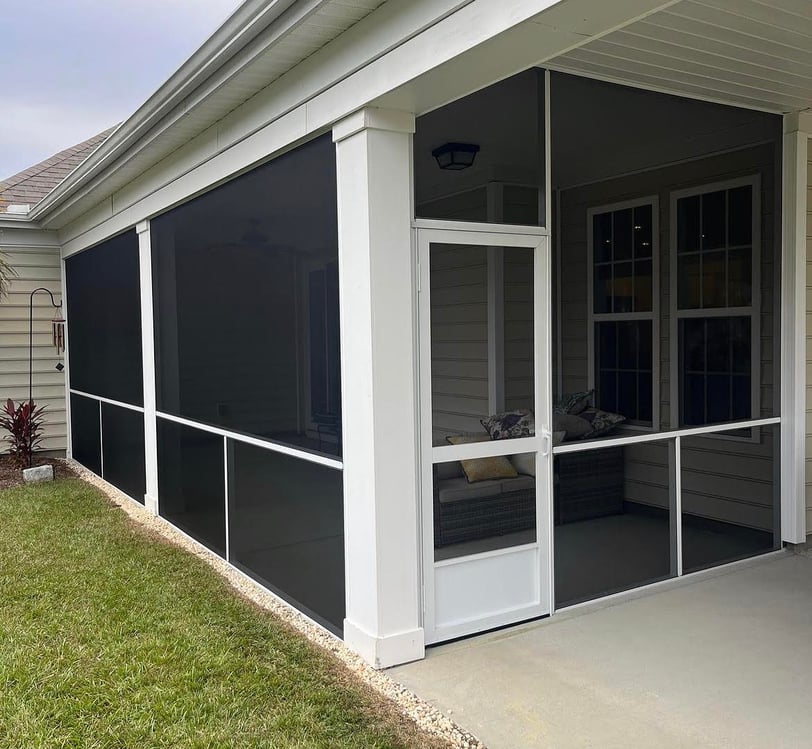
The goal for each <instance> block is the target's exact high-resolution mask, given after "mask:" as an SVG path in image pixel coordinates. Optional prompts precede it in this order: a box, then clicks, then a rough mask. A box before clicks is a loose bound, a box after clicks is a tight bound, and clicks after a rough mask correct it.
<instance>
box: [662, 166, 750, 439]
mask: <svg viewBox="0 0 812 749" xmlns="http://www.w3.org/2000/svg"><path fill="white" fill-rule="evenodd" d="M745 186H750V187H751V188H752V195H753V216H752V221H753V227H752V246H753V256H752V258H753V262H752V271H751V272H752V276H751V284H752V295H751V304H750V305H749V306H747V307H713V308H704V309H689V310H680V309H678V303H677V302H678V300H677V201H678V200H681V199H682V198H687V197H692V196H694V195H704V194H706V193H710V192H717V191H719V190H731V189H733V188H736V187H745ZM670 211H671V212H670V216H669V221H670V247H671V252H670V279H669V294H670V296H671V304H670V313H671V314H670V331H669V333H670V340H669V346H670V361H669V374H670V383H669V384H670V391H671V404H670V414H671V427H672V428H673V429H682V428H683V427H681V426H680V402H679V391H680V388H679V381H680V367H679V321H680V320H683V319H685V318H690V317H745V316H749V317H750V346H751V353H750V357H751V362H753V363H754V366H753V367H752V371H751V373H750V388H751V395H750V420H757V419H759V418H760V417H761V177H760V175H758V174H753V175H750V176H747V177H739V178H736V179H730V180H724V181H723V182H712V183H709V184H704V185H699V186H696V187H690V188H686V189H684V190H675V191H673V192H671V206H670ZM717 439H727V440H736V441H746V442H751V441H753V440H755V439H756V435H755V434H753V435H752V436H751V437H734V436H731V435H718V436H717Z"/></svg>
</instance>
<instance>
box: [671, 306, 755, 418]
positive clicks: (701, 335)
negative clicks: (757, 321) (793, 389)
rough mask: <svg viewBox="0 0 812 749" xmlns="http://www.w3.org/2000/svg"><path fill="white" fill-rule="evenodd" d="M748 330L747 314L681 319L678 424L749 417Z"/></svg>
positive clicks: (748, 319) (749, 325)
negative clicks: (679, 412)
mask: <svg viewBox="0 0 812 749" xmlns="http://www.w3.org/2000/svg"><path fill="white" fill-rule="evenodd" d="M750 332H751V320H750V318H749V317H710V318H693V319H684V320H681V321H680V355H681V361H680V364H681V371H682V377H681V390H682V392H681V397H680V403H681V422H682V424H681V425H682V426H688V427H692V426H703V425H705V424H714V423H720V422H724V421H741V420H743V419H749V418H751V416H752V404H751V387H750V385H751V376H752V375H751V366H752V365H751V350H752V343H751V338H750Z"/></svg>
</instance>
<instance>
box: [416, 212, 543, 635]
mask: <svg viewBox="0 0 812 749" xmlns="http://www.w3.org/2000/svg"><path fill="white" fill-rule="evenodd" d="M414 226H415V229H416V232H415V244H416V249H417V273H418V296H419V304H418V331H419V343H418V345H419V352H420V356H419V381H420V399H419V401H420V442H421V448H420V455H421V463H420V464H421V477H420V488H421V502H420V507H421V532H422V539H423V543H422V547H423V548H422V557H423V594H424V595H423V611H424V621H423V625H424V630H425V635H426V642H427V643H432V642H439V641H442V640H448V639H452V638H454V637H459V636H463V635H466V634H473V633H475V632H478V631H482V630H484V629H489V628H492V627H498V626H503V625H506V624H511V623H515V622H517V621H522V620H525V619H531V618H536V617H539V616H543V615H545V614H550V613H552V611H553V606H554V597H553V546H552V544H553V523H552V496H553V472H552V434H551V431H550V428H549V427H550V423H551V419H552V382H551V376H552V372H551V362H552V359H551V355H552V329H551V326H552V322H551V314H550V313H551V291H552V284H551V280H552V279H551V275H550V273H551V264H550V260H551V258H550V239H549V230H548V229H547V228H546V227H529V228H528V227H517V226H505V225H494V224H465V223H462V222H446V221H429V220H418V221H415V222H414ZM432 244H452V245H462V246H471V245H476V246H484V247H502V248H504V247H526V248H528V249H532V250H533V251H534V273H533V275H534V290H533V308H534V333H535V334H534V366H533V371H534V398H535V412H536V434H535V435H534V436H532V437H526V438H521V439H514V440H501V441H498V442H480V443H472V444H465V445H448V446H441V447H434V446H433V445H432V405H431V395H432V394H431V319H430V312H431V298H430V267H429V252H430V247H431V245H432ZM520 452H530V453H534V454H535V456H536V541H535V542H533V543H531V544H522V545H519V546H512V547H507V548H503V549H495V550H492V551H489V552H484V553H480V554H473V555H468V556H461V557H454V558H452V559H447V560H441V561H435V549H434V532H433V531H434V528H433V511H432V503H433V496H434V487H433V476H432V466H433V464H434V463H443V462H449V461H456V460H460V459H461V458H475V457H486V456H489V455H513V454H516V453H520ZM526 552H536V557H535V560H536V561H535V564H536V568H535V569H534V570H533V573H532V574H533V575H534V576H535V577H534V579H535V587H536V599H535V603H534V604H532V605H531V606H528V607H522V608H520V609H518V610H517V609H513V608H511V609H508V610H501V611H495V612H492V613H490V614H485V615H483V616H482V617H475V618H466V619H462V620H456V621H453V622H450V623H446V624H445V625H438V623H437V620H436V611H435V600H436V598H435V596H436V580H435V574H436V570H438V569H448V568H450V567H453V566H455V565H466V564H469V563H478V562H481V561H483V560H496V559H499V558H506V557H509V556H511V555H517V554H522V553H526Z"/></svg>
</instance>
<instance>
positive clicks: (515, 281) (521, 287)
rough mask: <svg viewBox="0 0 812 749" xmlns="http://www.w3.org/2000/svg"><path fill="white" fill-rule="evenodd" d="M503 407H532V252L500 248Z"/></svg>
mask: <svg viewBox="0 0 812 749" xmlns="http://www.w3.org/2000/svg"><path fill="white" fill-rule="evenodd" d="M503 273H504V318H505V319H504V330H505V332H504V341H505V351H504V361H505V404H504V405H505V410H507V411H512V410H514V409H518V408H529V409H530V410H533V403H534V400H533V390H534V382H533V355H534V352H533V340H534V338H533V337H534V331H533V252H532V250H527V249H518V248H514V247H508V248H507V249H505V250H504V264H503Z"/></svg>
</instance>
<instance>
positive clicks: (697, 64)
mask: <svg viewBox="0 0 812 749" xmlns="http://www.w3.org/2000/svg"><path fill="white" fill-rule="evenodd" d="M549 67H550V68H552V69H555V70H561V71H564V72H570V73H575V74H579V75H586V76H591V77H595V78H601V79H603V80H608V81H613V82H617V83H623V84H626V85H632V86H638V87H641V88H647V89H653V90H658V91H664V92H667V93H673V94H678V95H682V96H689V97H694V98H700V99H708V100H711V101H719V102H722V103H727V104H733V105H737V106H742V107H749V108H752V109H762V110H766V111H771V112H779V113H782V112H790V111H797V110H803V109H808V108H810V107H812V14H810V6H809V2H808V0H770V1H769V2H760V1H759V0H680V2H677V3H675V4H673V5H670V6H669V7H667V8H666V9H664V10H660V11H658V12H656V13H654V14H651V15H649V16H647V17H645V18H643V19H641V20H638V21H635V22H633V23H631V24H629V25H628V26H625V27H623V28H621V29H618V30H617V31H613V32H611V33H609V34H607V35H605V36H603V37H601V38H599V39H596V40H594V41H591V42H588V43H587V44H585V45H583V46H580V47H578V48H576V49H573V50H571V51H570V52H567V53H565V54H563V55H561V56H559V57H556V58H555V59H553V60H551V61H550V63H549Z"/></svg>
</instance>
